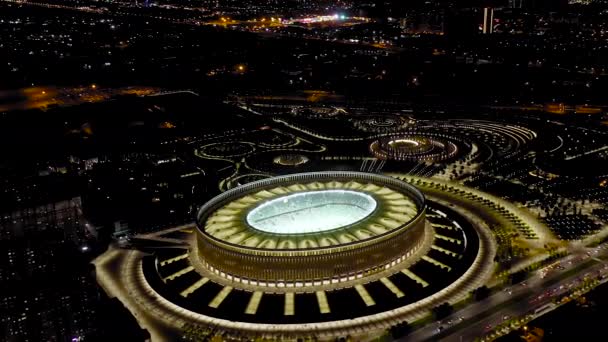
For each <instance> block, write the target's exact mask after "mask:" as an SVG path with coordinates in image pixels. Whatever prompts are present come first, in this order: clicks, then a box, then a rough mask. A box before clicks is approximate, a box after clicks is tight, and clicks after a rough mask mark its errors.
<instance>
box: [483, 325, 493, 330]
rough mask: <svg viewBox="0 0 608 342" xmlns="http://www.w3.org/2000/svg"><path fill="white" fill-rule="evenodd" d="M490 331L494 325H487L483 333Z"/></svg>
mask: <svg viewBox="0 0 608 342" xmlns="http://www.w3.org/2000/svg"><path fill="white" fill-rule="evenodd" d="M490 330H492V324H488V325H486V326H485V328H484V329H483V331H485V332H488V331H490Z"/></svg>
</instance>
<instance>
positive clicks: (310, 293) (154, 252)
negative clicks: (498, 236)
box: [97, 171, 495, 340]
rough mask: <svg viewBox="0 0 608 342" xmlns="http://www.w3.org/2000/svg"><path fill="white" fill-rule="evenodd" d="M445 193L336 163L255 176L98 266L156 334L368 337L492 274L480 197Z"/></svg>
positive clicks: (101, 274)
mask: <svg viewBox="0 0 608 342" xmlns="http://www.w3.org/2000/svg"><path fill="white" fill-rule="evenodd" d="M416 184H420V185H424V184H423V183H416ZM425 186H426V187H427V188H428V186H429V185H425ZM438 189H444V187H443V186H441V187H439V188H438ZM445 191H450V190H449V189H448V188H445ZM443 192H444V190H441V191H432V193H431V196H430V197H429V196H425V195H423V193H422V192H421V191H420V190H419V189H418V188H417V187H416V186H413V185H411V184H410V183H408V182H405V181H403V180H400V179H397V178H393V177H388V176H382V175H378V174H368V173H360V172H345V171H330V172H312V173H300V174H291V175H286V176H279V177H273V178H266V179H262V180H258V181H254V182H251V183H247V184H245V185H242V186H239V187H236V188H234V189H231V190H229V191H226V192H224V193H222V194H221V195H219V196H217V197H215V198H213V199H212V200H210V201H209V202H207V203H206V204H205V205H203V206H202V207H201V208H200V209H199V211H198V214H197V217H196V224H195V225H190V226H183V227H176V228H172V229H168V230H165V231H161V232H156V233H151V234H147V235H144V236H139V237H138V239H137V240H138V241H139V242H140V243H141V245H140V247H138V248H137V249H130V250H118V249H115V250H112V251H108V252H107V253H106V254H104V255H103V256H102V257H100V258H99V260H98V261H97V270H98V279H99V281H100V283H101V284H102V286H104V288H106V291H108V292H109V293H112V294H114V295H116V296H117V297H119V299H120V300H121V301H122V302H123V303H124V304H125V305H126V306H127V307H128V308H129V310H130V311H132V312H134V314H135V315H136V317H138V320H139V321H140V324H141V325H142V327H145V328H147V329H149V330H150V331H151V332H152V335H154V334H157V335H158V337H159V338H160V339H172V338H174V337H175V336H176V335H175V334H177V335H180V336H199V337H200V336H209V335H210V334H217V333H218V332H222V334H228V335H230V336H233V335H236V336H249V337H263V338H271V339H278V340H283V339H285V338H300V337H302V338H309V337H314V338H316V339H319V340H332V339H334V338H335V337H340V336H349V335H350V336H363V335H366V336H373V335H374V334H380V333H381V331H382V330H383V329H387V328H389V327H390V326H393V325H395V324H398V323H400V322H403V321H408V322H413V321H415V320H417V319H420V318H423V317H424V316H425V315H426V314H428V312H429V311H430V310H431V309H432V308H433V307H435V306H437V305H440V304H442V303H445V302H454V301H456V300H459V299H462V298H463V296H467V295H468V294H469V293H470V291H471V290H472V289H474V288H476V287H478V286H480V285H481V284H483V283H484V282H485V281H487V280H488V277H489V276H490V274H491V273H492V269H493V258H494V254H495V242H494V240H493V238H492V236H491V232H490V231H489V229H488V225H486V224H485V223H484V222H483V219H481V218H479V217H478V216H475V215H474V214H472V211H471V210H475V209H476V208H477V207H478V204H471V205H470V206H468V207H466V206H461V205H460V203H459V204H458V205H454V204H453V202H454V201H453V198H454V196H453V193H452V194H449V195H446V196H443V195H442V193H443ZM472 198H473V197H472ZM454 203H456V202H454ZM463 203H464V202H463ZM228 335H222V336H228ZM362 338H363V337H362Z"/></svg>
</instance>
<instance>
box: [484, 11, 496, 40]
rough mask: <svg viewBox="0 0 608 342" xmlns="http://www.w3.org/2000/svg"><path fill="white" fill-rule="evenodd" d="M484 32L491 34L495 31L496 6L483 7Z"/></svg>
mask: <svg viewBox="0 0 608 342" xmlns="http://www.w3.org/2000/svg"><path fill="white" fill-rule="evenodd" d="M482 32H483V34H491V33H493V32H494V8H492V7H484V9H483V27H482Z"/></svg>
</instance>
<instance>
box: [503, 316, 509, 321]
mask: <svg viewBox="0 0 608 342" xmlns="http://www.w3.org/2000/svg"><path fill="white" fill-rule="evenodd" d="M509 318H511V316H509V315H504V316H502V320H503V321H506V320H508V319H509Z"/></svg>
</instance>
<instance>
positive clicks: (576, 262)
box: [400, 245, 608, 341]
mask: <svg viewBox="0 0 608 342" xmlns="http://www.w3.org/2000/svg"><path fill="white" fill-rule="evenodd" d="M607 247H608V246H606V245H604V246H602V248H595V249H588V250H583V251H578V252H577V253H576V254H572V255H570V256H568V257H565V258H563V259H562V260H561V262H559V263H556V264H554V265H555V266H554V267H552V268H551V270H547V269H546V268H545V269H541V270H539V271H537V272H535V273H534V274H533V275H532V276H531V277H530V278H529V279H527V280H526V281H525V282H523V283H520V284H516V285H511V286H508V287H506V288H505V289H503V290H501V291H500V292H496V293H494V294H493V295H491V296H490V297H488V298H486V299H485V300H483V301H480V302H476V303H473V304H471V305H468V306H467V307H465V308H464V309H462V310H459V311H456V312H454V313H453V314H452V315H450V316H449V317H447V318H445V319H443V320H441V322H434V323H431V324H428V325H426V326H424V327H422V328H420V329H418V330H415V331H413V332H412V333H410V334H409V335H408V336H405V337H403V338H402V339H400V341H428V340H433V341H473V340H475V338H478V337H482V336H484V335H487V334H488V333H490V332H491V331H492V329H494V328H495V327H496V326H497V325H500V324H501V323H503V322H504V321H505V320H509V319H511V318H515V317H522V316H525V315H526V314H529V313H532V314H534V311H535V310H536V309H537V308H541V307H543V306H545V305H546V304H547V303H550V302H552V300H553V298H555V297H558V296H560V295H561V294H565V293H567V292H568V291H570V290H571V289H573V288H576V287H577V286H579V285H580V284H581V283H582V281H583V278H584V277H588V278H596V277H598V275H602V276H603V275H604V274H608V264H607V265H605V264H604V261H603V260H602V259H603V258H607V257H608V248H607ZM556 266H557V267H556Z"/></svg>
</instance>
